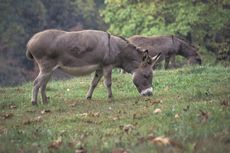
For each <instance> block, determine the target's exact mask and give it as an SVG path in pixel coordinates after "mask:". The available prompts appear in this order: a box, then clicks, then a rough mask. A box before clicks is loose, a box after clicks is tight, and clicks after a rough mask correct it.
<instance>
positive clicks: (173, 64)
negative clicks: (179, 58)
mask: <svg viewBox="0 0 230 153" xmlns="http://www.w3.org/2000/svg"><path fill="white" fill-rule="evenodd" d="M170 61H171V64H172V67H173V68H175V67H176V55H172V56H171V58H170Z"/></svg>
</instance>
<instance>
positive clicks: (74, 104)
mask: <svg viewBox="0 0 230 153" xmlns="http://www.w3.org/2000/svg"><path fill="white" fill-rule="evenodd" d="M76 105H77V103H72V104H69V106H70V107H75V106H76Z"/></svg>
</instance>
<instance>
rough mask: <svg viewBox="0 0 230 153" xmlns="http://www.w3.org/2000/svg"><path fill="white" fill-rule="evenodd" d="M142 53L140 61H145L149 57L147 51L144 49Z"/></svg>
mask: <svg viewBox="0 0 230 153" xmlns="http://www.w3.org/2000/svg"><path fill="white" fill-rule="evenodd" d="M143 52H144V54H143V57H142V61H145V60H146V59H147V58H148V56H149V51H148V50H147V49H146V50H144V51H143Z"/></svg>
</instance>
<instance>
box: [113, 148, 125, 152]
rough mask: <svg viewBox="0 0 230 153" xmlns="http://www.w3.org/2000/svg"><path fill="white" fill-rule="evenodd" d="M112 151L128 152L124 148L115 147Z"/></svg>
mask: <svg viewBox="0 0 230 153" xmlns="http://www.w3.org/2000/svg"><path fill="white" fill-rule="evenodd" d="M112 153H128V151H127V150H126V149H123V148H115V149H113V150H112Z"/></svg>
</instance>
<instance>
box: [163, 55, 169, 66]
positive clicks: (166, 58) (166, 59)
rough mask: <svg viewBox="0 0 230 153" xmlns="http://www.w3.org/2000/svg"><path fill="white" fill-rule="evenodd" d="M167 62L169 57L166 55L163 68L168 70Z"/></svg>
mask: <svg viewBox="0 0 230 153" xmlns="http://www.w3.org/2000/svg"><path fill="white" fill-rule="evenodd" d="M169 60H170V56H169V55H167V56H165V63H164V64H165V65H164V68H165V69H168V68H169Z"/></svg>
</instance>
